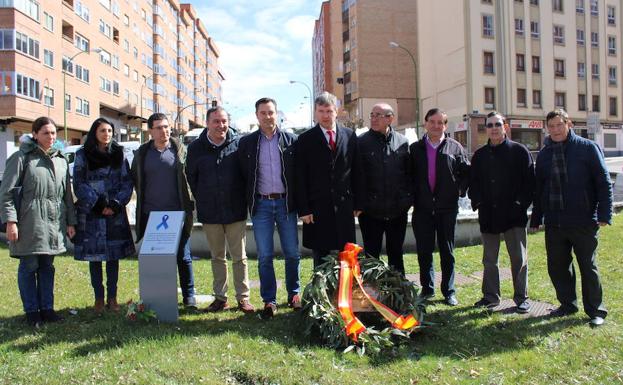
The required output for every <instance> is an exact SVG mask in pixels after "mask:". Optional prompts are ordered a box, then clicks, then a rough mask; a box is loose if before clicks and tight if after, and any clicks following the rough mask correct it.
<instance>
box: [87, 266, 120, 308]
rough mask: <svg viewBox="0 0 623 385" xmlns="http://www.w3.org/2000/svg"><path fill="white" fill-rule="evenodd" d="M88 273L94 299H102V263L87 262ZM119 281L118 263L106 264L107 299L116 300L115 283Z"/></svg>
mask: <svg viewBox="0 0 623 385" xmlns="http://www.w3.org/2000/svg"><path fill="white" fill-rule="evenodd" d="M89 272H90V273H91V286H93V291H94V293H95V299H104V285H103V283H102V282H103V281H104V275H103V272H102V262H89ZM118 279H119V261H118V260H114V261H107V262H106V294H107V298H108V299H111V298H117V281H118Z"/></svg>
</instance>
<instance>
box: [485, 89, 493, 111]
mask: <svg viewBox="0 0 623 385" xmlns="http://www.w3.org/2000/svg"><path fill="white" fill-rule="evenodd" d="M494 108H495V88H492V87H485V109H489V110H492V109H494Z"/></svg>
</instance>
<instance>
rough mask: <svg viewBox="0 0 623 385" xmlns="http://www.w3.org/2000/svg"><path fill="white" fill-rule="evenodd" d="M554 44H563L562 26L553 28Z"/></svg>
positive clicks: (563, 33)
mask: <svg viewBox="0 0 623 385" xmlns="http://www.w3.org/2000/svg"><path fill="white" fill-rule="evenodd" d="M554 44H565V27H563V26H562V25H555V26H554Z"/></svg>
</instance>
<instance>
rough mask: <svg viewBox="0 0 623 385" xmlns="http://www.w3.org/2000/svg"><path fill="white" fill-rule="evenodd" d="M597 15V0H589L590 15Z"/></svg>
mask: <svg viewBox="0 0 623 385" xmlns="http://www.w3.org/2000/svg"><path fill="white" fill-rule="evenodd" d="M598 15H599V3H598V0H591V16H598Z"/></svg>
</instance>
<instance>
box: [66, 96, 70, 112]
mask: <svg viewBox="0 0 623 385" xmlns="http://www.w3.org/2000/svg"><path fill="white" fill-rule="evenodd" d="M65 111H71V95H68V94H65Z"/></svg>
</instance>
